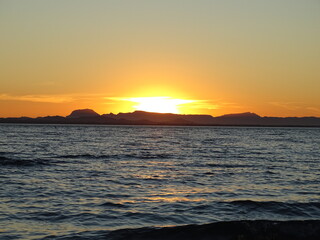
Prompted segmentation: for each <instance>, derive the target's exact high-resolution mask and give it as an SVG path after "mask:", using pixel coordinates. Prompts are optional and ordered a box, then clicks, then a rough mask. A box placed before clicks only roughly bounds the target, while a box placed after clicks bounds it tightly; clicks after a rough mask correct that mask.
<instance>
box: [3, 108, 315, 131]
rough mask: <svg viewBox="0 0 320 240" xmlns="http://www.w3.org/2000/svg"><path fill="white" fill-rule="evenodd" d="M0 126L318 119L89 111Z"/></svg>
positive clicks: (303, 122)
mask: <svg viewBox="0 0 320 240" xmlns="http://www.w3.org/2000/svg"><path fill="white" fill-rule="evenodd" d="M0 123H33V124H106V125H181V126H301V127H302V126H303V127H320V118H318V117H261V116H259V115H257V114H255V113H251V112H245V113H237V114H227V115H222V116H218V117H213V116H211V115H198V114H172V113H153V112H144V111H134V112H130V113H118V114H113V113H110V114H102V115H100V114H98V113H96V112H95V111H93V110H91V109H79V110H74V111H73V112H72V113H71V114H70V115H68V116H66V117H62V116H47V117H37V118H29V117H20V118H0Z"/></svg>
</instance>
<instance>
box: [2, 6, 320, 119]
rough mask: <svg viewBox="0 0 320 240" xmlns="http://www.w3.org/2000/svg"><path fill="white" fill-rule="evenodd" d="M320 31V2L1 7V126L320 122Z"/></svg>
mask: <svg viewBox="0 0 320 240" xmlns="http://www.w3.org/2000/svg"><path fill="white" fill-rule="evenodd" d="M319 25H320V1H319V0H308V1H301V0H269V1H264V0H241V1H240V0H233V1H232V0H196V1H195V0H192V1H191V0H161V1H158V0H157V1H156V0H135V1H133V0H126V1H125V0H109V1H108V0H76V1H74V0H28V1H24V0H20V1H18V0H0V36H1V37H0V117H20V116H30V117H36V116H47V115H61V116H66V115H68V114H70V112H71V111H72V110H74V109H83V108H91V109H94V110H95V111H96V112H98V113H100V114H103V113H110V112H113V113H118V112H131V111H134V110H135V109H138V110H139V106H140V107H141V106H143V105H146V104H147V103H151V102H152V101H154V99H166V100H172V104H176V106H173V105H172V106H171V107H176V110H177V109H178V112H179V113H184V114H187V113H190V114H210V115H213V116H218V115H223V114H228V113H241V112H248V111H249V112H255V113H257V114H259V115H261V116H280V117H286V116H298V117H299V116H300V117H301V116H318V117H320V90H319V89H320V70H319V69H320V28H319ZM150 97H151V98H150ZM137 99H144V100H141V102H138V103H137ZM158 103H160V105H162V106H164V105H165V104H162V102H158ZM177 103H178V105H177ZM149 105H150V104H149ZM149 107H150V106H149ZM169 108H170V106H169V107H168V111H169ZM142 110H143V108H142ZM151 110H152V109H151ZM165 110H166V109H164V111H165ZM156 111H157V110H156Z"/></svg>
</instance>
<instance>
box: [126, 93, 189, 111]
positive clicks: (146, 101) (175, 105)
mask: <svg viewBox="0 0 320 240" xmlns="http://www.w3.org/2000/svg"><path fill="white" fill-rule="evenodd" d="M129 100H130V101H132V102H135V103H137V105H135V106H133V107H134V108H135V109H136V110H141V111H147V112H157V113H181V112H180V111H179V106H180V105H182V104H186V103H192V102H194V100H184V99H174V98H171V97H141V98H130V99H129Z"/></svg>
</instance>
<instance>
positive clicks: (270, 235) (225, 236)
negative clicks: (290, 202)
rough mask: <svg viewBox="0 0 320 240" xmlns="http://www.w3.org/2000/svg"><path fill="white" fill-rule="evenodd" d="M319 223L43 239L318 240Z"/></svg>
mask: <svg viewBox="0 0 320 240" xmlns="http://www.w3.org/2000/svg"><path fill="white" fill-rule="evenodd" d="M319 237H320V220H305V221H268V220H255V221H249V220H248V221H229V222H215V223H209V224H202V225H184V226H174V227H144V228H134V229H120V230H115V231H103V230H100V231H85V232H81V233H74V234H70V235H64V236H56V235H51V236H48V237H45V238H43V239H57V240H66V239H79V240H82V239H108V240H128V239H130V240H160V239H165V240H180V239H181V240H182V239H183V240H194V239H197V240H209V239H219V240H240V239H241V240H302V239H303V240H318V239H319Z"/></svg>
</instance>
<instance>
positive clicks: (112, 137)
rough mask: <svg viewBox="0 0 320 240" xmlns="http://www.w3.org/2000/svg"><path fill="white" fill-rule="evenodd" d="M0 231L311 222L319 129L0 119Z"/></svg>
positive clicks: (316, 198) (50, 235)
mask: <svg viewBox="0 0 320 240" xmlns="http://www.w3.org/2000/svg"><path fill="white" fill-rule="evenodd" d="M0 169H1V170H0V171H1V172H0V238H1V239H43V238H46V239H67V238H68V237H69V238H68V239H73V237H72V236H77V237H75V239H80V238H81V236H85V235H86V236H88V234H89V235H90V236H91V237H88V238H84V239H98V236H99V234H102V233H103V234H106V233H108V232H112V231H114V230H117V229H126V228H140V227H159V226H177V225H187V224H204V223H212V222H220V221H239V220H283V221H288V220H320V128H254V127H169V126H94V125H14V124H12V125H10V124H7V125H6V124H2V125H0Z"/></svg>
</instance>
